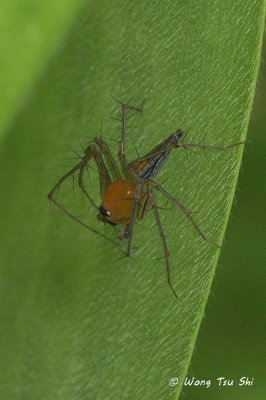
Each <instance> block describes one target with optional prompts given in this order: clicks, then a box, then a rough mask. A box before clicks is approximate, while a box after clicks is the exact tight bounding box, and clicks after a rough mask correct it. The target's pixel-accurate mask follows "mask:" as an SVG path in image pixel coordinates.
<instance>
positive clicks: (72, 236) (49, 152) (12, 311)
mask: <svg viewBox="0 0 266 400" xmlns="http://www.w3.org/2000/svg"><path fill="white" fill-rule="evenodd" d="M263 22H264V3H263V1H261V0H260V1H259V0H257V1H253V2H252V3H249V4H247V2H246V1H244V0H242V1H240V0H239V1H235V0H234V1H233V0H231V1H229V2H215V3H214V2H211V1H203V0H202V1H199V2H194V1H182V2H178V3H177V2H170V1H165V2H159V1H150V2H141V1H135V2H124V1H123V2H122V1H113V2H112V6H109V5H108V4H107V3H105V4H103V3H100V2H94V3H92V2H89V3H88V4H87V7H86V8H85V9H84V10H83V12H82V15H81V16H80V18H79V19H78V20H77V21H76V24H75V26H74V28H73V29H72V30H71V31H70V32H69V35H68V38H67V39H66V40H65V42H64V43H63V45H62V46H61V48H60V51H58V52H57V53H56V54H55V55H54V58H53V60H52V62H51V63H50V65H49V68H48V69H47V73H46V74H45V75H44V76H43V78H42V80H41V81H40V83H39V84H38V85H36V86H35V88H34V92H33V93H32V100H31V101H30V102H28V103H27V105H26V106H25V107H24V109H23V110H22V111H21V113H20V115H19V116H18V118H17V119H16V120H14V121H13V126H12V129H10V130H9V132H8V135H6V137H5V140H4V143H3V151H2V154H1V171H2V174H1V185H2V186H1V187H3V188H4V190H2V194H1V211H0V212H1V215H0V218H1V222H2V224H1V230H2V232H1V233H2V238H3V239H2V243H1V269H2V271H1V272H2V279H1V296H2V298H1V308H2V310H1V328H2V332H1V352H2V354H1V367H0V369H1V370H0V376H1V386H2V387H1V392H2V393H1V394H2V397H3V398H5V399H7V400H8V399H14V398H19V399H24V398H25V399H29V398H32V399H38V400H41V399H52V398H61V399H64V400H65V399H71V400H73V399H99V400H102V399H110V400H111V399H119V398H126V399H134V400H135V399H160V400H162V399H169V398H171V399H177V398H178V396H179V394H180V391H181V388H182V382H183V379H184V377H185V375H186V371H187V368H188V365H189V361H190V358H191V355H192V352H193V348H194V344H195V341H196V336H197V333H198V329H199V326H200V322H201V320H202V317H203V314H204V308H205V303H206V300H207V297H208V294H209V291H210V287H211V282H212V278H213V275H214V272H215V266H216V264H217V259H218V253H219V251H218V250H217V249H216V248H215V247H212V246H210V245H209V244H207V243H205V242H204V241H203V240H202V239H201V238H200V237H198V235H197V234H195V233H194V231H193V227H192V226H191V225H188V224H187V221H185V220H184V215H183V214H181V213H180V211H178V210H174V209H173V210H170V211H168V210H164V209H159V212H160V217H161V221H162V225H163V228H164V231H165V235H166V238H167V242H168V246H169V251H170V264H171V276H172V281H173V286H174V288H175V290H176V292H177V294H178V299H175V298H174V296H173V294H172V292H171V290H170V288H169V286H168V285H167V281H166V275H165V264H164V260H163V259H161V260H158V261H155V262H154V261H153V260H154V259H155V258H159V257H161V256H162V255H163V253H162V244H161V241H160V238H159V234H158V230H157V227H156V226H155V222H154V218H153V217H152V214H151V213H149V215H147V217H145V219H143V221H141V225H142V227H140V226H136V228H135V231H134V240H133V247H134V248H133V254H132V258H131V259H121V253H120V252H119V251H118V249H117V248H115V247H113V246H111V245H110V244H109V243H108V242H106V241H104V240H103V239H101V238H99V237H97V236H96V235H92V234H91V233H90V232H89V231H86V230H85V229H83V228H82V227H81V226H79V225H78V224H76V223H74V222H73V221H71V220H70V219H68V218H67V217H63V216H62V215H61V214H60V212H59V210H58V209H56V208H55V207H54V206H53V205H51V207H50V214H49V212H48V208H49V205H48V201H47V194H48V192H49V190H50V189H51V188H52V187H53V185H54V184H55V183H56V181H57V178H56V177H55V176H53V175H56V176H62V175H63V174H64V173H65V172H66V171H67V170H68V169H69V168H70V167H71V166H73V165H74V164H75V163H76V162H77V161H75V160H69V159H68V158H69V157H73V154H72V153H71V151H70V150H69V149H67V147H66V145H69V146H70V147H73V148H74V149H76V150H77V151H78V152H79V153H80V154H81V150H80V148H79V140H81V141H82V144H83V145H84V146H85V145H86V144H87V143H88V141H89V140H90V139H89V138H91V137H93V136H97V135H99V134H100V127H101V121H103V122H102V125H103V135H104V136H107V137H109V138H111V139H113V140H119V138H120V124H119V122H118V121H114V120H112V119H109V118H108V116H113V117H116V116H117V115H118V114H117V111H119V105H118V104H116V102H115V101H114V100H112V98H111V96H114V97H117V98H118V99H120V100H122V101H123V102H125V101H127V100H128V99H129V98H130V97H131V96H135V97H134V99H133V100H132V101H131V102H132V103H134V104H135V105H139V104H140V102H141V99H143V98H146V104H145V110H144V113H143V114H142V115H137V116H135V117H134V118H131V119H130V120H128V127H127V138H128V140H127V157H128V160H131V159H133V158H136V155H135V153H134V146H133V143H132V139H133V140H134V143H135V145H136V148H137V149H138V151H139V153H140V154H145V153H146V152H148V151H149V150H151V149H152V148H153V147H154V146H155V145H157V144H158V143H159V142H161V141H162V140H163V139H165V138H167V137H168V136H169V135H170V134H171V133H172V132H174V131H175V130H176V129H177V128H181V129H182V130H184V132H186V133H187V135H186V139H185V140H186V142H190V143H206V144H211V145H215V144H217V145H227V144H232V143H235V142H238V141H240V140H244V139H245V135H246V131H247V126H248V122H249V116H250V111H251V107H252V100H253V96H254V90H255V85H256V78H257V73H258V67H259V62H260V49H261V40H262V31H263ZM84 136H86V137H84ZM111 148H112V153H113V154H114V155H116V153H117V143H115V142H113V144H112V146H111ZM242 150H243V147H242V146H240V147H236V148H233V149H231V150H228V151H226V152H216V153H214V152H206V157H205V156H204V153H203V152H202V151H201V150H199V151H196V153H197V154H194V153H192V152H189V153H188V154H187V157H186V154H185V152H184V151H183V149H175V150H173V152H172V154H171V156H170V157H169V160H168V162H167V164H166V165H165V166H164V168H163V170H162V171H161V173H160V175H159V176H158V181H159V182H161V183H162V182H164V181H165V180H167V181H166V183H165V184H164V187H165V189H166V190H167V191H168V192H169V193H170V194H172V195H173V196H174V197H176V198H178V199H179V200H180V201H181V202H182V203H183V204H184V205H185V206H186V207H187V208H189V209H190V210H191V211H197V214H195V215H194V216H195V219H196V221H197V222H198V224H199V226H200V228H201V229H202V230H203V232H204V233H205V234H206V236H207V237H208V238H210V239H212V240H214V241H216V242H218V243H220V244H221V243H222V240H223V236H224V232H225V228H226V224H227V220H228V217H229V212H230V208H231V204H232V199H233V196H234V190H235V186H236V182H237V176H238V171H239V166H240V161H241V155H242ZM91 165H92V166H93V164H91ZM90 174H91V176H92V177H91V183H90V182H89V179H87V189H88V190H89V192H90V194H91V196H92V197H94V198H96V199H98V198H99V188H98V183H97V181H95V177H94V175H93V174H94V172H93V171H91V170H90ZM156 197H157V201H158V204H159V205H160V206H161V207H162V208H170V207H171V205H170V204H169V203H167V202H166V200H165V199H164V198H163V197H162V196H161V195H160V194H157V193H156ZM57 198H58V200H59V201H60V202H61V203H63V204H66V205H67V206H69V207H70V208H71V209H73V210H74V211H73V212H75V213H77V214H79V215H81V217H80V218H82V219H83V220H84V221H86V222H87V223H88V224H90V225H91V226H96V227H97V229H99V230H101V232H104V233H105V234H106V235H108V236H109V237H111V238H113V237H114V235H115V234H116V232H115V231H114V229H112V227H110V226H103V225H101V223H100V221H97V220H96V215H95V212H94V210H93V209H91V207H90V206H89V204H88V203H87V202H86V199H85V198H84V197H83V196H81V194H80V192H79V190H78V187H77V182H76V184H75V191H74V193H73V192H72V181H71V179H69V181H68V182H65V184H64V187H62V188H61V189H60V191H59V193H58V195H57ZM202 362H204V360H202ZM172 377H177V378H178V379H179V383H178V385H177V386H173V387H171V386H169V381H170V379H171V378H172Z"/></svg>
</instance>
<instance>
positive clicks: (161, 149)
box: [129, 130, 245, 167]
mask: <svg viewBox="0 0 266 400" xmlns="http://www.w3.org/2000/svg"><path fill="white" fill-rule="evenodd" d="M180 133H181V135H180ZM182 133H183V132H182V131H180V130H177V131H176V132H175V133H173V134H172V135H170V136H169V138H167V139H166V140H164V141H163V142H162V143H160V144H159V145H158V146H157V147H155V148H154V149H153V150H152V151H151V152H150V153H148V154H146V155H145V156H143V157H139V158H138V159H137V160H134V161H132V162H131V163H130V164H129V167H136V166H137V165H138V164H139V163H141V162H143V161H148V160H151V159H154V158H156V157H158V156H159V155H161V154H162V153H166V152H170V151H171V150H173V149H174V148H180V147H184V149H190V150H192V149H191V148H192V147H194V148H201V149H206V150H228V149H231V148H232V147H236V146H240V145H241V144H245V142H238V143H233V144H230V145H228V146H211V145H205V144H194V143H182V142H181V136H182Z"/></svg>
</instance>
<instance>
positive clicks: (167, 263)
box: [148, 189, 177, 298]
mask: <svg viewBox="0 0 266 400" xmlns="http://www.w3.org/2000/svg"><path fill="white" fill-rule="evenodd" d="M148 193H149V200H150V204H151V206H152V210H153V213H154V217H155V220H156V224H157V226H158V229H159V233H160V236H161V239H162V244H163V251H164V257H165V262H166V273H167V282H168V285H169V286H170V288H171V290H172V292H173V293H174V296H175V297H176V298H177V294H176V292H175V289H174V288H173V286H172V283H171V277H170V266H169V251H168V248H167V244H166V239H165V236H164V232H163V228H162V225H161V221H160V218H159V213H158V210H157V205H156V199H155V196H154V194H153V192H152V190H151V189H148Z"/></svg>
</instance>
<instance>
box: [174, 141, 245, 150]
mask: <svg viewBox="0 0 266 400" xmlns="http://www.w3.org/2000/svg"><path fill="white" fill-rule="evenodd" d="M241 144H245V142H238V143H233V144H229V145H228V146H209V145H206V144H194V143H180V144H179V146H178V147H184V148H190V147H198V148H200V149H207V150H228V149H231V148H232V147H235V146H240V145H241Z"/></svg>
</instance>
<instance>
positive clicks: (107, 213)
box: [97, 205, 111, 222]
mask: <svg viewBox="0 0 266 400" xmlns="http://www.w3.org/2000/svg"><path fill="white" fill-rule="evenodd" d="M99 212H100V214H98V215H97V218H98V219H99V220H100V221H102V222H108V221H107V219H106V218H108V217H110V216H111V213H110V211H108V210H107V208H106V207H104V206H103V205H101V206H100V207H99Z"/></svg>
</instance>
